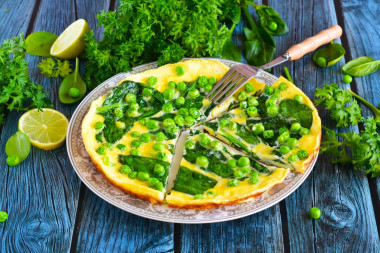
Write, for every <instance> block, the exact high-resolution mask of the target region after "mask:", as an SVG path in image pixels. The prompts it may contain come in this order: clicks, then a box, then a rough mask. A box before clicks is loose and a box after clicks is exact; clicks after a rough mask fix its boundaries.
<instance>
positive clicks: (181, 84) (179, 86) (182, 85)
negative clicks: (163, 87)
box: [177, 82, 187, 92]
mask: <svg viewBox="0 0 380 253" xmlns="http://www.w3.org/2000/svg"><path fill="white" fill-rule="evenodd" d="M186 87H187V86H186V84H185V83H184V82H179V83H178V84H177V90H179V91H180V92H184V91H185V90H186Z"/></svg>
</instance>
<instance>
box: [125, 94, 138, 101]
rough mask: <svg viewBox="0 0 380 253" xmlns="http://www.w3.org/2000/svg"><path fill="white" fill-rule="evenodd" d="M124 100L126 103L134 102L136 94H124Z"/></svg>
mask: <svg viewBox="0 0 380 253" xmlns="http://www.w3.org/2000/svg"><path fill="white" fill-rule="evenodd" d="M125 102H127V103H132V102H136V95H135V94H132V93H128V94H127V95H126V96H125Z"/></svg>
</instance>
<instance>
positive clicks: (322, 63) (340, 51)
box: [313, 41, 346, 68]
mask: <svg viewBox="0 0 380 253" xmlns="http://www.w3.org/2000/svg"><path fill="white" fill-rule="evenodd" d="M345 53H346V50H345V49H344V48H343V47H342V45H340V44H338V43H334V42H333V41H331V43H330V44H328V45H327V47H324V48H321V49H318V50H317V51H316V52H315V53H314V54H313V61H314V62H315V63H316V64H317V65H318V66H319V67H322V68H326V67H330V66H332V65H334V64H335V63H337V62H338V61H340V59H342V57H343V56H344V54H345ZM322 59H323V60H322Z"/></svg>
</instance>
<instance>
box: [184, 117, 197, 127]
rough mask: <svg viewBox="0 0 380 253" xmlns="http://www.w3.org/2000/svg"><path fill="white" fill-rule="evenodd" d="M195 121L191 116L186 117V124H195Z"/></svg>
mask: <svg viewBox="0 0 380 253" xmlns="http://www.w3.org/2000/svg"><path fill="white" fill-rule="evenodd" d="M194 123H195V119H194V118H193V117H191V116H186V117H185V125H193V124H194Z"/></svg>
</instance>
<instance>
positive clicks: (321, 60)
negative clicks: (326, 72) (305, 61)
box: [316, 57, 327, 67]
mask: <svg viewBox="0 0 380 253" xmlns="http://www.w3.org/2000/svg"><path fill="white" fill-rule="evenodd" d="M326 62H327V61H326V58H324V57H318V58H317V62H316V63H317V65H318V66H319V67H326V66H327V65H326Z"/></svg>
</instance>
